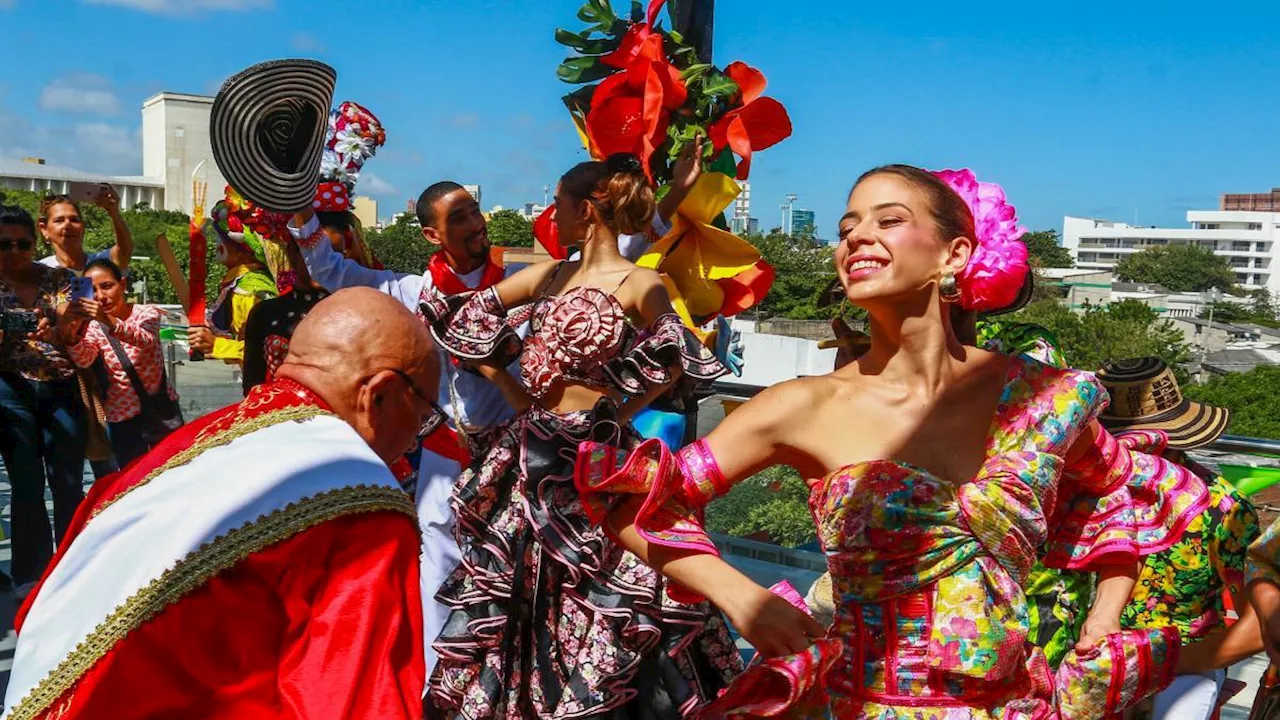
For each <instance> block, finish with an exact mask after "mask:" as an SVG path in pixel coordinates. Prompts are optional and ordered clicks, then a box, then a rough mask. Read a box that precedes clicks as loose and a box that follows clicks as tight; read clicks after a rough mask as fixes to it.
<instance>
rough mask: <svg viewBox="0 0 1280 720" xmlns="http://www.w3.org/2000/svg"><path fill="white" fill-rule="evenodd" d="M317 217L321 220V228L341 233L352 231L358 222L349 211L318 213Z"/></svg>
mask: <svg viewBox="0 0 1280 720" xmlns="http://www.w3.org/2000/svg"><path fill="white" fill-rule="evenodd" d="M316 217H317V218H319V220H320V227H327V228H334V229H335V230H339V231H341V232H346V231H348V230H350V229H351V225H352V224H353V223H355V222H356V217H355V214H354V213H351V212H349V211H347V210H339V211H337V212H318V213H316Z"/></svg>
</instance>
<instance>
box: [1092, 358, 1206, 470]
mask: <svg viewBox="0 0 1280 720" xmlns="http://www.w3.org/2000/svg"><path fill="white" fill-rule="evenodd" d="M1098 379H1099V380H1101V381H1102V384H1103V386H1104V387H1106V388H1107V392H1108V393H1110V395H1111V405H1110V407H1108V408H1107V409H1106V411H1104V412H1103V413H1102V415H1101V417H1099V418H1098V419H1099V420H1100V421H1101V422H1102V425H1103V426H1104V427H1106V428H1107V429H1108V430H1111V431H1115V432H1119V431H1124V430H1162V431H1164V432H1165V433H1166V434H1167V435H1168V436H1169V447H1170V448H1173V449H1175V450H1193V449H1195V448H1198V447H1203V446H1205V445H1208V444H1209V443H1211V442H1213V441H1214V440H1217V439H1218V438H1219V437H1221V436H1222V434H1223V433H1225V432H1226V431H1227V425H1228V424H1229V423H1230V422H1231V411H1230V410H1228V409H1226V408H1220V407H1213V406H1212V405H1204V404H1202V403H1198V402H1192V401H1191V400H1188V399H1187V398H1185V397H1183V395H1182V389H1181V388H1180V387H1178V379H1177V378H1176V377H1174V375H1173V370H1171V369H1169V365H1168V364H1167V363H1165V361H1163V360H1161V359H1160V358H1154V357H1148V358H1138V359H1136V360H1120V361H1118V362H1115V363H1112V364H1110V365H1108V366H1106V367H1105V368H1103V369H1102V371H1101V372H1099V373H1098Z"/></svg>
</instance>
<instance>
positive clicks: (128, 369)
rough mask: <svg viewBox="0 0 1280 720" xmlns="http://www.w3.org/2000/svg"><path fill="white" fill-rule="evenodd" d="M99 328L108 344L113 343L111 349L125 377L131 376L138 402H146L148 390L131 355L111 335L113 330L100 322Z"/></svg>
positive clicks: (130, 380)
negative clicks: (122, 368)
mask: <svg viewBox="0 0 1280 720" xmlns="http://www.w3.org/2000/svg"><path fill="white" fill-rule="evenodd" d="M98 328H99V329H101V330H102V334H103V335H104V336H105V337H106V338H107V342H109V343H111V349H112V350H114V351H115V353H116V358H118V359H119V360H120V365H121V366H123V367H124V373H125V375H128V376H129V383H130V384H131V385H133V391H134V392H135V393H137V394H138V402H139V403H144V402H146V401H147V396H148V393H147V388H146V386H144V385H143V384H142V378H140V377H138V370H137V368H135V367H134V366H133V361H132V360H130V359H129V354H128V353H126V352H125V351H124V346H123V345H121V344H120V341H119V340H117V339H116V337H115V336H114V335H112V334H111V330H110V329H108V328H107V326H105V325H103V324H102V323H101V322H99V323H98Z"/></svg>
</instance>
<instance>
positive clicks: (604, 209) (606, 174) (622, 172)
mask: <svg viewBox="0 0 1280 720" xmlns="http://www.w3.org/2000/svg"><path fill="white" fill-rule="evenodd" d="M560 189H561V191H563V192H565V193H567V194H568V195H569V196H570V197H575V198H577V199H579V200H586V201H587V202H589V203H591V205H592V206H593V207H595V209H596V214H597V215H599V216H600V221H601V222H603V223H604V224H605V226H606V227H608V228H609V229H610V230H612V231H614V232H615V233H618V234H619V235H636V234H639V233H642V232H644V231H646V230H648V229H649V226H650V224H651V223H652V222H653V213H654V211H655V210H656V209H657V201H656V200H655V199H654V196H653V187H651V186H650V185H649V178H647V177H645V174H644V167H643V166H642V165H641V164H640V159H639V158H637V157H636V156H635V155H632V154H630V153H616V154H614V155H610V156H609V157H608V158H606V159H605V161H604V162H584V163H580V164H578V165H575V166H574V167H573V169H572V170H570V171H569V172H567V173H565V174H564V177H562V178H560Z"/></svg>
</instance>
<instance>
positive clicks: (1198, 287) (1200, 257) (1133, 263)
mask: <svg viewBox="0 0 1280 720" xmlns="http://www.w3.org/2000/svg"><path fill="white" fill-rule="evenodd" d="M1115 274H1116V277H1117V278H1119V279H1120V280H1122V281H1124V282H1137V283H1155V284H1159V285H1163V286H1164V287H1166V288H1168V289H1170V290H1173V291H1174V292H1204V291H1205V290H1209V289H1211V288H1218V289H1220V290H1227V289H1229V288H1231V287H1232V286H1233V285H1235V282H1236V274H1235V271H1233V270H1232V269H1231V265H1230V264H1229V263H1228V262H1227V261H1226V259H1225V258H1221V257H1218V256H1217V255H1214V254H1213V251H1212V250H1209V249H1207V248H1203V247H1200V246H1199V245H1192V244H1185V243H1184V244H1178V245H1168V246H1165V247H1153V248H1147V249H1146V250H1141V251H1139V252H1136V253H1133V254H1132V255H1130V256H1128V257H1126V258H1124V259H1123V260H1121V261H1120V262H1118V263H1116V269H1115Z"/></svg>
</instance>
